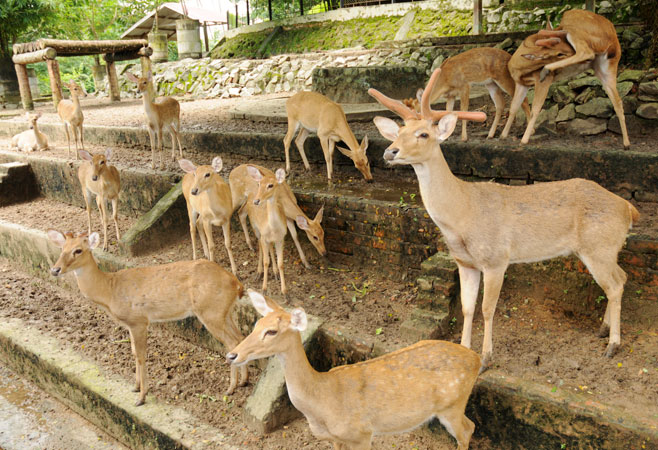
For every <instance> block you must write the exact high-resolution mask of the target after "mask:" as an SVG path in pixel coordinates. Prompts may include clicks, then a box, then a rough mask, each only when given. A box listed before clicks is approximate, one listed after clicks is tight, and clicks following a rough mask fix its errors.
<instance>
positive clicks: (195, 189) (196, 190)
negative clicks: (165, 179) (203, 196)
mask: <svg viewBox="0 0 658 450" xmlns="http://www.w3.org/2000/svg"><path fill="white" fill-rule="evenodd" d="M190 192H192V195H197V194H198V193H199V189H197V188H194V189H192V191H190Z"/></svg>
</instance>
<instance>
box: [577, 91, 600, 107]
mask: <svg viewBox="0 0 658 450" xmlns="http://www.w3.org/2000/svg"><path fill="white" fill-rule="evenodd" d="M595 97H596V90H594V89H593V88H591V87H587V88H585V90H584V91H583V92H581V93H580V94H578V95H577V96H576V98H575V100H576V103H578V104H581V105H582V104H583V103H587V102H588V101H590V100H592V99H593V98H595Z"/></svg>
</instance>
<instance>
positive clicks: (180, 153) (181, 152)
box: [171, 120, 183, 159]
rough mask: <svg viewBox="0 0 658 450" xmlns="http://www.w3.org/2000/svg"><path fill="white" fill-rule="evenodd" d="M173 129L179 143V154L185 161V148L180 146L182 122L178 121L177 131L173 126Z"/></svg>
mask: <svg viewBox="0 0 658 450" xmlns="http://www.w3.org/2000/svg"><path fill="white" fill-rule="evenodd" d="M171 129H172V130H173V131H174V136H175V137H176V142H177V143H178V153H179V155H180V158H181V159H183V146H182V145H180V120H176V129H175V130H174V126H173V124H172V126H171Z"/></svg>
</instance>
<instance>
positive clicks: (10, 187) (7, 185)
mask: <svg viewBox="0 0 658 450" xmlns="http://www.w3.org/2000/svg"><path fill="white" fill-rule="evenodd" d="M37 195H38V189H37V185H36V183H35V181H34V175H33V174H32V171H31V169H30V165H29V164H28V163H26V162H22V161H10V162H6V163H2V164H0V206H5V205H10V204H12V203H19V202H24V201H27V200H30V199H32V198H34V197H36V196H37Z"/></svg>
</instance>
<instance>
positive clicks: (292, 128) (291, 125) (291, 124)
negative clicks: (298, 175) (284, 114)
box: [283, 117, 303, 172]
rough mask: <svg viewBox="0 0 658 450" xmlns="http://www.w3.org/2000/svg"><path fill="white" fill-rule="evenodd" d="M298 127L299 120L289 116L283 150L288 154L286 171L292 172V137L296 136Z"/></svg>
mask: <svg viewBox="0 0 658 450" xmlns="http://www.w3.org/2000/svg"><path fill="white" fill-rule="evenodd" d="M298 128H299V122H297V121H296V120H295V119H292V118H290V117H288V131H287V132H286V135H285V136H284V138H283V151H284V153H285V155H286V172H290V143H291V142H292V138H293V137H295V133H297V129H298ZM302 152H303V150H302V151H300V153H302Z"/></svg>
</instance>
